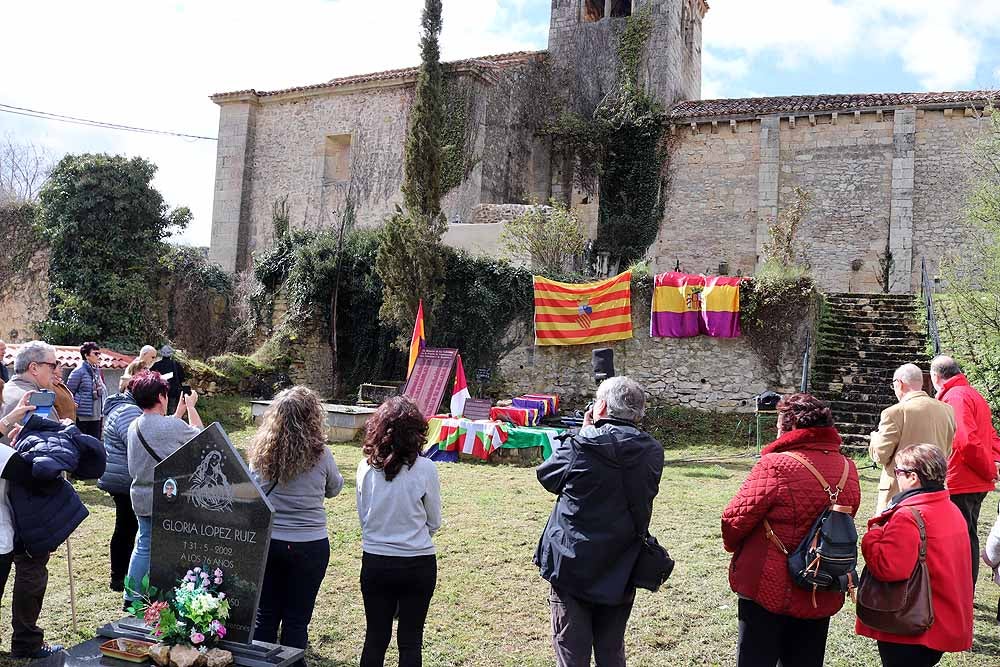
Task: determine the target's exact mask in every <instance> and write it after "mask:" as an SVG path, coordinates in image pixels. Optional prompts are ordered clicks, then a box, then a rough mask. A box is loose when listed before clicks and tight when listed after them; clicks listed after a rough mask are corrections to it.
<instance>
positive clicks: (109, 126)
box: [0, 104, 218, 141]
mask: <svg viewBox="0 0 1000 667" xmlns="http://www.w3.org/2000/svg"><path fill="white" fill-rule="evenodd" d="M0 111H2V112H4V113H10V114H15V115H18V116H27V117H29V118H40V119H42V120H56V121H59V122H62V123H72V124H75V125H83V126H86V127H100V128H104V129H106V130H121V131H123V132H139V133H141V134H159V135H163V136H169V137H181V138H184V139H204V140H206V141H218V137H203V136H200V135H197V134H184V133H183V132H170V131H167V130H151V129H149V128H145V127H134V126H132V125H122V124H120V123H110V122H107V121H103V120H90V119H87V118H78V117H76V116H64V115H62V114H57V113H51V112H49V111H38V110H37V109H26V108H24V107H15V106H12V105H10V104H0Z"/></svg>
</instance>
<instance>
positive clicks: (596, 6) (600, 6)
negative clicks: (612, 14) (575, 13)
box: [583, 0, 604, 23]
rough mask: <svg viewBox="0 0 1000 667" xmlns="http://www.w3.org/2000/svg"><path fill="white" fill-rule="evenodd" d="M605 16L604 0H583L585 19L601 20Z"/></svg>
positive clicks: (590, 20) (588, 20)
mask: <svg viewBox="0 0 1000 667" xmlns="http://www.w3.org/2000/svg"><path fill="white" fill-rule="evenodd" d="M603 18H604V0H583V20H584V21H586V22H588V23H589V22H593V21H600V20H601V19H603Z"/></svg>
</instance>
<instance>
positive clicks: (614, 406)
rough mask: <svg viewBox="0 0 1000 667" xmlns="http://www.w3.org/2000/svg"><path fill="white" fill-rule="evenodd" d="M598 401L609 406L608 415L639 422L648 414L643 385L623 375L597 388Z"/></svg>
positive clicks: (609, 379) (608, 380)
mask: <svg viewBox="0 0 1000 667" xmlns="http://www.w3.org/2000/svg"><path fill="white" fill-rule="evenodd" d="M597 400H600V401H604V402H605V403H607V404H608V415H610V416H611V417H614V418H615V419H622V420H624V421H629V422H633V423H634V422H638V421H639V420H640V419H642V417H643V415H644V414H646V393H645V392H644V391H643V390H642V385H640V384H639V383H638V382H636V381H635V380H633V379H632V378H629V377H625V376H622V375H619V376H616V377H613V378H608V379H607V380H605V381H604V382H602V383H601V386H600V387H598V388H597Z"/></svg>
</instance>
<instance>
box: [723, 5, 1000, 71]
mask: <svg viewBox="0 0 1000 667" xmlns="http://www.w3.org/2000/svg"><path fill="white" fill-rule="evenodd" d="M711 4H712V9H711V10H710V11H709V14H708V16H707V17H706V19H705V27H704V39H705V47H706V50H710V49H716V50H720V51H722V50H724V51H725V52H727V53H736V54H740V55H742V56H745V57H747V58H749V59H750V60H751V61H754V60H764V59H770V58H774V57H776V58H777V64H778V65H780V66H782V67H785V68H794V69H804V68H806V67H815V66H823V67H826V68H837V67H839V66H843V65H842V64H843V63H848V62H849V63H851V64H852V66H857V63H858V62H864V60H865V57H866V55H870V56H874V57H878V58H879V59H884V58H886V57H890V58H898V63H899V66H900V67H901V68H902V69H903V70H904V71H906V72H907V73H909V74H911V75H913V76H914V77H916V78H917V80H918V81H919V82H920V84H921V85H922V86H923V87H924V89H926V90H942V89H960V88H964V87H970V86H973V85H974V84H975V80H976V72H977V70H978V68H979V66H980V65H982V64H983V58H984V56H985V55H986V54H988V53H989V49H988V48H987V46H988V44H989V42H990V40H994V39H995V38H996V35H997V34H998V33H1000V2H996V0H840V1H837V2H835V1H834V0H809V2H808V9H805V8H804V6H805V4H806V3H803V2H801V0H766V1H765V0H759V1H758V2H746V1H745V0H713V2H712V3H711ZM705 76H706V79H709V78H711V77H714V76H716V73H715V72H714V70H713V69H711V68H710V67H708V66H706V68H705Z"/></svg>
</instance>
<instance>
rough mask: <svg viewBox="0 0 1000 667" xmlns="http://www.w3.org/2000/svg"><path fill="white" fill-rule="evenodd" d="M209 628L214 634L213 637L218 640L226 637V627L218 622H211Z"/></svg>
mask: <svg viewBox="0 0 1000 667" xmlns="http://www.w3.org/2000/svg"><path fill="white" fill-rule="evenodd" d="M211 627H212V632H214V633H215V636H216V637H218V638H219V639H222V638H223V637H225V636H226V626H224V625H223V624H222V623H219V622H218V621H212V626H211Z"/></svg>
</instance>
